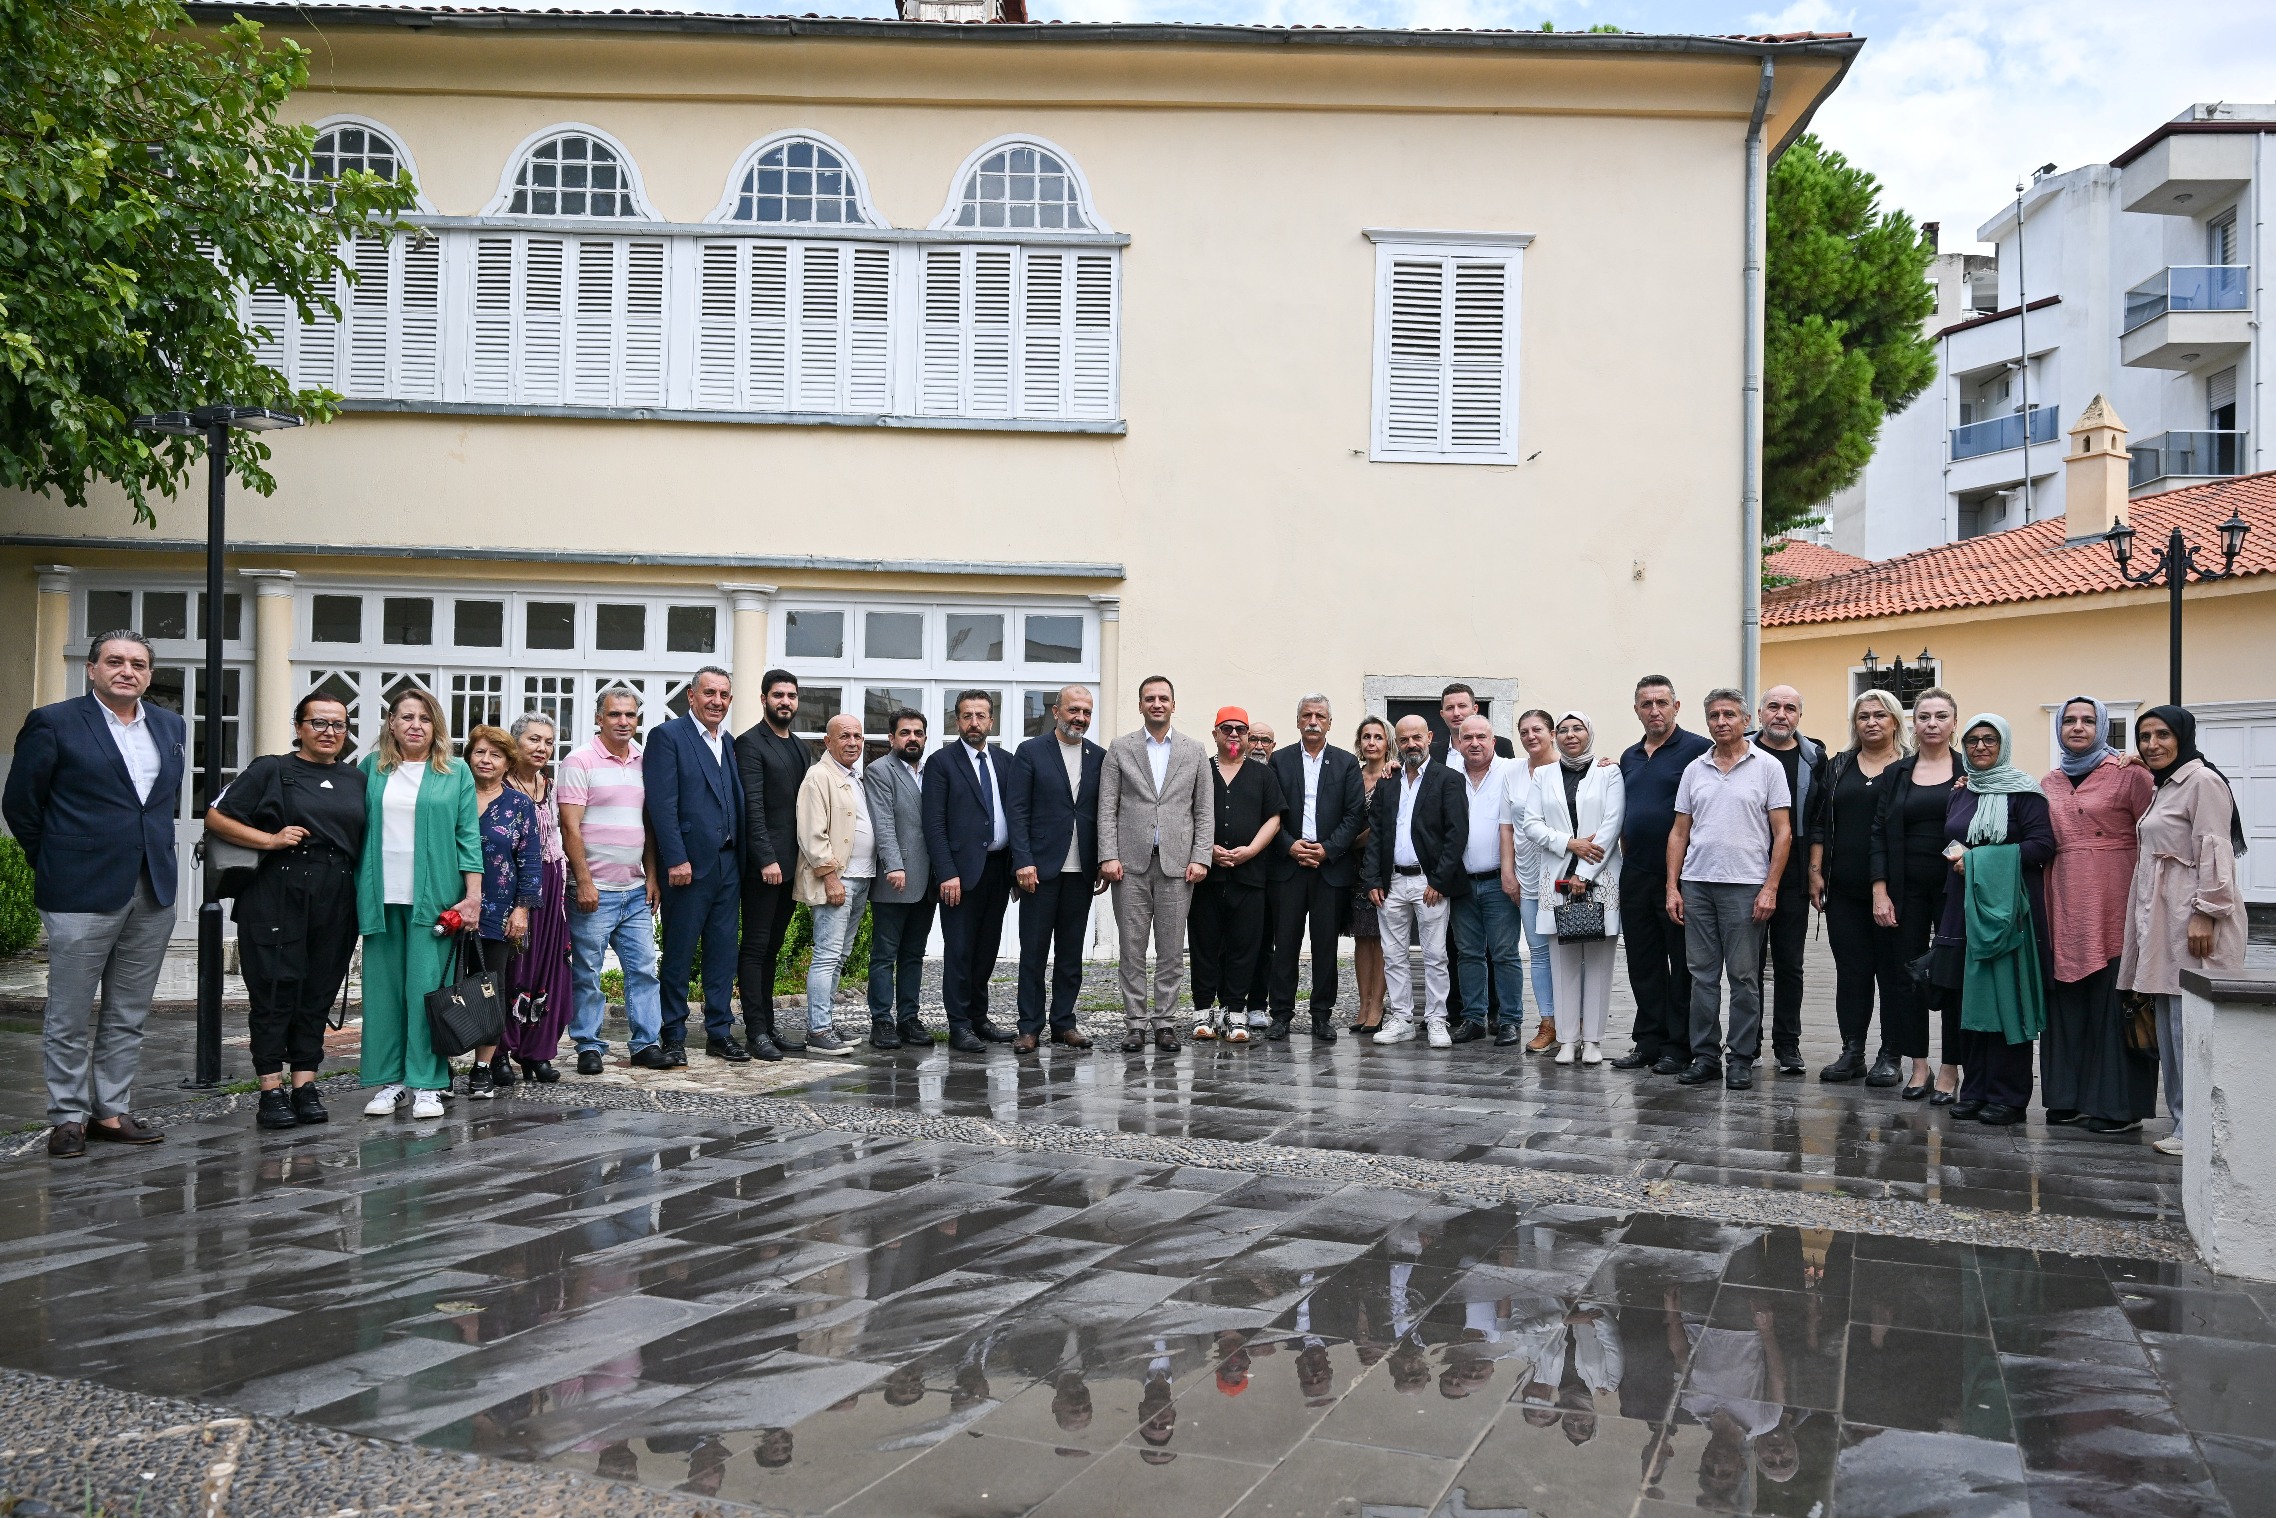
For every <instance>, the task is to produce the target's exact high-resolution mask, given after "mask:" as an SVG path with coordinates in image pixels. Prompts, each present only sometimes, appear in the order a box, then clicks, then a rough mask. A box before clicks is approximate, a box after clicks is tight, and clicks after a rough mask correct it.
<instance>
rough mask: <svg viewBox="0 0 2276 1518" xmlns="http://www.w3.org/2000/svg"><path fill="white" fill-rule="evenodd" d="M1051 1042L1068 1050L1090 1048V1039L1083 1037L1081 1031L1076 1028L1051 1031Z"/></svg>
mask: <svg viewBox="0 0 2276 1518" xmlns="http://www.w3.org/2000/svg"><path fill="white" fill-rule="evenodd" d="M1051 1042H1053V1043H1055V1044H1065V1045H1066V1046H1067V1047H1068V1048H1070V1049H1088V1048H1089V1047H1090V1046H1091V1041H1090V1039H1088V1038H1087V1037H1085V1036H1084V1035H1083V1033H1082V1030H1080V1029H1078V1028H1054V1029H1052V1030H1051Z"/></svg>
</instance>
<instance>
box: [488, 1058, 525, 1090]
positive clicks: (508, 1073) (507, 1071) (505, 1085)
mask: <svg viewBox="0 0 2276 1518" xmlns="http://www.w3.org/2000/svg"><path fill="white" fill-rule="evenodd" d="M520 1079H521V1077H520V1076H518V1075H516V1074H515V1073H514V1057H513V1056H512V1055H511V1054H508V1053H507V1052H506V1051H505V1050H504V1049H500V1050H499V1051H498V1052H497V1054H496V1055H495V1056H493V1057H492V1059H491V1061H490V1084H491V1085H493V1086H496V1087H497V1088H498V1089H499V1090H500V1091H504V1090H507V1089H509V1088H510V1087H511V1086H512V1085H513V1084H514V1082H515V1081H518V1080H520Z"/></svg>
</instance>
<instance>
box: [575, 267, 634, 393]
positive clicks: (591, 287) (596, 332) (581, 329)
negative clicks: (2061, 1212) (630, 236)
mask: <svg viewBox="0 0 2276 1518" xmlns="http://www.w3.org/2000/svg"><path fill="white" fill-rule="evenodd" d="M623 253H624V248H623V245H622V244H620V243H617V242H614V241H609V242H602V241H600V240H598V239H584V240H580V241H578V242H575V243H572V244H570V248H569V256H570V286H571V289H572V290H573V292H574V293H573V294H572V296H571V297H570V300H569V305H570V309H571V310H572V311H573V312H574V313H575V314H574V316H573V317H572V318H571V321H570V327H569V357H568V365H567V367H568V377H569V385H568V391H567V393H566V394H565V395H564V396H563V397H562V399H563V400H565V401H567V402H569V403H570V404H571V405H579V406H606V405H607V404H609V402H610V401H611V400H613V399H614V398H615V395H616V330H617V311H618V307H619V304H620V302H621V298H622V271H621V269H620V268H619V264H620V262H621V260H622V255H623Z"/></svg>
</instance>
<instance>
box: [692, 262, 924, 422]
mask: <svg viewBox="0 0 2276 1518" xmlns="http://www.w3.org/2000/svg"><path fill="white" fill-rule="evenodd" d="M696 267H697V274H698V279H699V282H700V286H701V287H700V289H699V290H698V292H697V302H696V343H695V353H696V385H695V396H696V404H697V405H698V406H701V407H703V408H705V409H708V410H736V411H813V412H844V411H860V412H872V413H876V412H884V411H889V410H891V409H892V401H893V364H892V354H893V344H892V295H893V277H892V276H893V254H892V250H891V249H890V248H883V247H875V246H862V245H858V244H850V245H841V244H832V243H819V242H805V241H799V242H764V241H757V240H738V241H734V242H727V241H720V242H707V243H704V244H703V245H702V246H701V248H700V249H699V250H698V254H697V259H696Z"/></svg>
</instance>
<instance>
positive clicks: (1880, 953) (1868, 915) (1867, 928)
mask: <svg viewBox="0 0 2276 1518" xmlns="http://www.w3.org/2000/svg"><path fill="white" fill-rule="evenodd" d="M1904 732H1905V711H1904V708H1903V707H1902V706H1900V705H1898V704H1897V698H1896V697H1895V696H1892V695H1890V694H1889V693H1888V692H1887V691H1885V690H1868V691H1862V692H1860V693H1859V694H1858V697H1857V699H1856V700H1855V701H1852V702H1850V703H1849V747H1847V748H1846V749H1843V750H1842V751H1841V752H1840V753H1838V754H1835V755H1834V756H1833V757H1832V758H1830V759H1828V760H1827V761H1826V769H1825V778H1824V779H1823V780H1822V781H1821V782H1820V783H1819V785H1818V788H1817V790H1816V791H1815V792H1814V793H1812V795H1811V797H1810V810H1811V811H1813V812H1814V813H1816V816H1814V817H1813V818H1812V819H1811V820H1810V825H1809V829H1808V831H1809V836H1810V840H1811V842H1810V901H1811V903H1812V904H1813V905H1814V906H1816V907H1817V909H1818V910H1819V911H1821V912H1823V913H1825V917H1826V943H1827V944H1828V946H1829V947H1831V948H1832V950H1833V986H1834V990H1833V1011H1834V1020H1835V1022H1836V1023H1837V1024H1838V1025H1839V1027H1840V1029H1841V1058H1839V1059H1837V1060H1835V1061H1834V1062H1833V1063H1832V1064H1830V1065H1827V1066H1826V1067H1825V1068H1824V1069H1822V1070H1820V1071H1819V1072H1818V1079H1819V1080H1821V1081H1837V1082H1838V1081H1853V1080H1856V1079H1857V1078H1858V1077H1859V1076H1865V1077H1866V1081H1865V1084H1867V1085H1868V1086H1894V1085H1895V1084H1896V1083H1897V1081H1898V1080H1899V1079H1900V1077H1899V1075H1898V1073H1897V1051H1896V1049H1895V1048H1894V1046H1893V1045H1892V1044H1891V1043H1890V1028H1889V1013H1890V1010H1891V1008H1892V1007H1893V1006H1894V1004H1895V1002H1896V998H1897V996H1898V995H1899V994H1901V989H1903V990H1909V989H1910V987H1909V986H1907V985H1905V982H1906V980H1907V977H1906V975H1905V961H1904V955H1903V954H1902V953H1900V952H1899V944H1898V941H1897V929H1896V926H1895V925H1894V924H1891V925H1890V926H1888V927H1885V928H1884V927H1881V926H1879V925H1878V924H1876V923H1875V922H1874V921H1873V836H1874V835H1873V820H1874V818H1875V817H1876V816H1877V815H1878V814H1879V812H1880V810H1881V793H1882V791H1883V790H1884V789H1886V787H1887V785H1891V784H1894V783H1895V781H1894V780H1893V778H1892V777H1891V771H1893V770H1895V769H1896V767H1897V764H1898V762H1899V761H1900V760H1902V759H1903V758H1904V756H1905V745H1904ZM1876 986H1878V987H1879V988H1880V991H1881V1047H1880V1049H1879V1050H1878V1051H1877V1052H1876V1053H1875V1054H1874V1056H1873V1064H1872V1068H1871V1070H1870V1071H1868V1070H1867V1068H1866V1064H1865V1040H1866V1037H1867V1036H1868V1035H1869V1034H1870V1033H1871V1032H1872V1030H1873V991H1874V988H1875V987H1876ZM1900 988H1901V989H1900Z"/></svg>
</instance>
